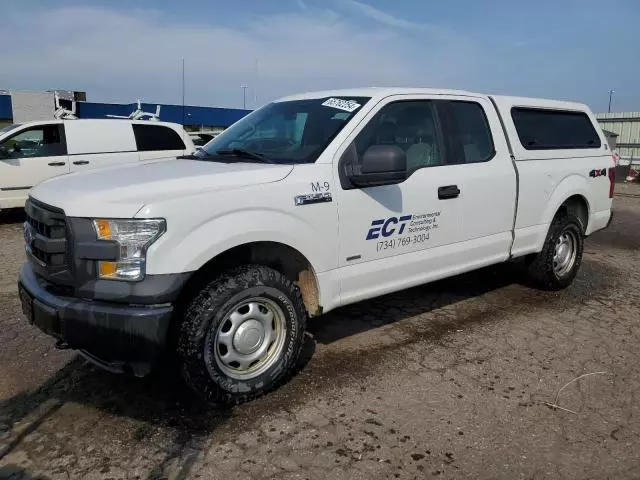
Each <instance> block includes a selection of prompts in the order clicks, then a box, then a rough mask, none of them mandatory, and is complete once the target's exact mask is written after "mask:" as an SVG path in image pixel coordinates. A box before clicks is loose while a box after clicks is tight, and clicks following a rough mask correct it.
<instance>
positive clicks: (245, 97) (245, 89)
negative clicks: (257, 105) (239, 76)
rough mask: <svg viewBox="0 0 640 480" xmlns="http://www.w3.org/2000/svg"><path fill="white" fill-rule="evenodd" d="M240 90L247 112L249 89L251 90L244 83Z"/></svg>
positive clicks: (243, 105) (243, 106)
mask: <svg viewBox="0 0 640 480" xmlns="http://www.w3.org/2000/svg"><path fill="white" fill-rule="evenodd" d="M240 88H241V89H242V108H244V109H245V110H246V109H247V88H249V86H248V85H245V84H244V83H243V84H242V85H240Z"/></svg>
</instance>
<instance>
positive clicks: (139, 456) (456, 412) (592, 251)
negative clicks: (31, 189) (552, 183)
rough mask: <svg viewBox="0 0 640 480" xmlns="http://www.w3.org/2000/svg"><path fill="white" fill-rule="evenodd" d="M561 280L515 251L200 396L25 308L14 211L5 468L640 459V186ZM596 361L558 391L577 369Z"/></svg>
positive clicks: (300, 471)
mask: <svg viewBox="0 0 640 480" xmlns="http://www.w3.org/2000/svg"><path fill="white" fill-rule="evenodd" d="M620 191H621V193H623V195H621V196H619V197H618V198H617V199H616V202H615V214H616V217H615V220H614V222H613V224H612V226H611V227H610V229H609V230H607V231H604V232H599V233H597V234H595V235H594V236H593V237H592V238H590V239H588V240H587V243H586V248H585V256H584V261H583V267H582V270H581V271H580V273H579V275H578V277H577V279H576V281H575V282H574V284H573V285H572V286H571V287H570V288H568V289H567V290H565V291H563V292H560V293H546V292H539V291H536V290H534V289H531V288H530V287H528V286H527V285H526V282H523V279H522V275H521V273H520V270H519V268H518V266H517V265H501V266H496V267H491V268H487V269H483V270H481V271H478V272H474V273H471V274H467V275H462V276H459V277H455V278H453V279H448V280H446V281H442V282H437V283H435V284H431V285H426V286H423V287H419V288H414V289H411V290H407V291H404V292H401V293H397V294H393V295H388V296H385V297H382V298H379V299H375V300H372V301H367V302H363V303H360V304H356V305H353V306H350V307H346V308H343V309H340V310H338V311H336V312H332V313H330V314H328V315H327V316H325V317H321V318H318V319H315V320H313V321H312V322H311V323H310V325H309V334H308V337H307V342H306V345H305V350H304V355H303V359H302V360H301V362H300V366H299V371H298V372H297V374H296V375H295V376H294V377H293V378H292V379H291V380H290V381H289V382H288V383H287V384H286V385H284V386H283V387H281V388H280V389H278V390H277V391H276V392H273V393H272V394H270V395H268V396H266V397H264V398H262V399H259V400H256V401H254V402H252V403H249V404H246V405H243V406H240V407H237V408H234V409H231V410H223V411H212V410H210V409H207V408H206V407H204V406H203V405H201V404H199V403H198V402H197V401H196V400H195V399H194V398H193V397H192V396H191V395H190V394H189V392H188V391H186V389H185V388H184V387H183V385H182V383H181V382H180V381H179V380H178V379H177V378H176V376H175V374H174V373H172V372H170V371H167V370H163V371H160V372H156V373H155V374H154V375H152V376H150V377H148V378H146V379H142V380H140V379H135V378H130V377H126V376H116V375H111V374H108V373H105V372H102V371H100V370H98V369H96V368H95V367H93V366H90V365H87V364H86V363H84V362H83V361H81V360H79V359H78V358H76V357H75V355H74V354H73V353H71V352H60V351H57V350H55V349H54V348H53V341H52V340H51V339H50V338H48V337H46V336H45V335H44V334H41V333H40V332H39V331H37V330H36V329H35V328H33V327H31V326H29V325H27V323H26V321H25V320H24V319H23V318H22V316H21V313H20V308H19V302H18V297H17V292H16V285H15V281H16V276H17V271H18V268H19V266H20V264H21V263H22V261H23V254H22V233H21V225H20V223H21V221H22V218H21V215H20V214H12V215H9V216H7V215H4V216H3V217H1V218H0V258H2V260H3V262H4V265H3V269H2V272H0V478H15V479H22V478H25V479H29V478H32V479H40V480H42V479H68V478H86V479H124V478H136V479H160V478H171V479H184V478H203V479H204V478H206V479H217V478H220V479H263V478H277V479H316V478H318V479H342V478H345V479H347V478H348V479H359V478H363V479H372V478H399V479H409V478H432V477H433V478H492V479H494V478H505V479H506V478H509V479H511V478H528V479H537V478H616V479H617V478H639V477H640V443H639V440H640V436H639V434H640V403H639V402H638V398H640V376H639V373H640V351H639V349H638V342H639V340H640V324H639V323H640V307H639V305H640V268H639V265H640V188H635V187H634V186H620ZM593 372H606V373H602V374H597V375H591V376H588V377H585V378H583V379H581V380H579V381H576V382H573V383H571V384H570V385H569V386H567V387H566V388H565V389H564V390H562V392H561V394H560V396H559V399H558V404H559V405H561V406H562V407H564V408H566V409H569V410H571V411H572V412H574V413H571V412H569V411H564V410H553V409H551V408H550V407H549V406H547V405H546V403H545V402H553V401H554V400H555V398H556V395H557V392H558V391H559V390H560V389H561V387H562V386H563V385H565V384H567V382H569V381H570V380H572V379H574V378H576V377H578V376H580V375H583V374H586V373H593Z"/></svg>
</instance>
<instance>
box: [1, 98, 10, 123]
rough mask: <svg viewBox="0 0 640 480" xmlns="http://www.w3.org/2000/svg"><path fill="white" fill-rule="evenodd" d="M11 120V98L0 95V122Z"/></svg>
mask: <svg viewBox="0 0 640 480" xmlns="http://www.w3.org/2000/svg"><path fill="white" fill-rule="evenodd" d="M12 118H13V109H12V106H11V96H9V95H0V120H11V119H12Z"/></svg>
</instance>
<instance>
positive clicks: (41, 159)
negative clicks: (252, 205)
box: [0, 119, 196, 210]
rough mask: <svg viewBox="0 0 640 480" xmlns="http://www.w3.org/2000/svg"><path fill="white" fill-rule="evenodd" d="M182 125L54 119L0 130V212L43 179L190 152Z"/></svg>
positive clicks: (20, 200)
mask: <svg viewBox="0 0 640 480" xmlns="http://www.w3.org/2000/svg"><path fill="white" fill-rule="evenodd" d="M195 150H196V147H195V146H194V144H193V141H192V140H191V138H190V137H189V135H187V133H186V132H185V131H184V129H183V128H182V125H178V124H176V123H166V122H149V121H143V120H134V121H132V120H101V119H86V120H76V119H73V120H71V119H69V120H63V119H56V120H47V121H39V122H29V123H24V124H13V125H9V126H7V127H5V128H3V129H0V210H2V209H5V208H18V207H19V208H22V207H23V206H24V203H25V201H26V200H27V196H28V192H29V190H30V189H31V188H32V187H33V186H34V185H37V184H38V183H40V182H41V181H43V180H47V179H49V178H53V177H57V176H59V175H63V174H66V173H72V172H80V171H84V170H91V169H95V168H101V167H111V166H115V165H122V164H126V163H138V162H140V161H149V160H159V159H162V158H169V157H177V156H179V155H184V154H186V153H193V152H195Z"/></svg>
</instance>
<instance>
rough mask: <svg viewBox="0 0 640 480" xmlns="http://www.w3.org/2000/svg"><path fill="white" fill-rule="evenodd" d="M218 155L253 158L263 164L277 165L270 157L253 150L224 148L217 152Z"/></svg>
mask: <svg viewBox="0 0 640 480" xmlns="http://www.w3.org/2000/svg"><path fill="white" fill-rule="evenodd" d="M216 155H235V156H236V157H244V158H252V159H254V160H258V161H260V162H262V163H276V162H274V161H273V160H271V159H270V158H269V157H266V156H264V155H261V154H259V153H256V152H252V151H251V150H245V149H243V148H223V149H221V150H218V151H216Z"/></svg>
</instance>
